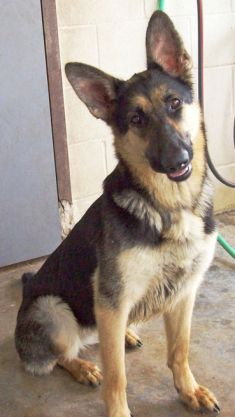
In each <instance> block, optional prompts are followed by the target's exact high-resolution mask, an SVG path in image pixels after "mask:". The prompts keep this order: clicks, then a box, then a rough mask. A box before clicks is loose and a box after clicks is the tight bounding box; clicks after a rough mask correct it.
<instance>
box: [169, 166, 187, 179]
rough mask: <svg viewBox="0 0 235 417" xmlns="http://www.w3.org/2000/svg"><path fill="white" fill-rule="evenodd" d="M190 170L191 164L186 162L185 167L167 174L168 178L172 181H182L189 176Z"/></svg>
mask: <svg viewBox="0 0 235 417" xmlns="http://www.w3.org/2000/svg"><path fill="white" fill-rule="evenodd" d="M191 172H192V165H191V164H188V165H187V166H186V167H183V168H181V169H179V170H178V171H174V172H170V173H168V174H167V176H168V178H169V179H170V180H173V181H184V180H186V179H187V178H189V177H190V175H191Z"/></svg>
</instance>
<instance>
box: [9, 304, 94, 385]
mask: <svg viewBox="0 0 235 417" xmlns="http://www.w3.org/2000/svg"><path fill="white" fill-rule="evenodd" d="M81 333H84V332H81V330H80V328H79V326H78V323H77V321H76V318H75V316H74V314H73V312H72V311H71V309H70V307H69V306H68V304H66V303H64V302H63V301H62V299H61V298H60V297H54V296H43V297H39V298H38V299H37V300H36V301H35V302H34V303H33V304H32V305H31V307H30V308H28V309H27V310H24V309H23V308H21V309H20V311H19V314H18V318H17V326H16V331H15V343H16V349H17V351H18V353H19V356H20V358H21V360H22V362H23V365H24V367H25V369H26V370H27V371H29V372H31V373H33V374H37V375H43V374H48V373H50V372H51V371H52V369H53V368H54V366H55V365H56V364H59V365H62V366H63V367H64V368H66V369H67V370H68V371H69V372H71V374H72V375H73V376H74V377H75V378H76V379H77V380H78V381H79V382H81V383H90V384H94V385H97V384H98V381H100V380H101V379H102V377H101V374H100V372H99V370H98V368H97V367H95V365H93V364H91V363H90V362H87V361H83V360H82V359H80V358H78V357H77V355H78V352H79V350H80V349H81V348H82V347H83V343H82V337H81Z"/></svg>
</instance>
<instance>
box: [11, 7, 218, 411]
mask: <svg viewBox="0 0 235 417" xmlns="http://www.w3.org/2000/svg"><path fill="white" fill-rule="evenodd" d="M146 47H147V64H148V69H147V70H146V71H144V72H141V73H139V74H135V75H134V76H133V77H132V78H131V79H130V80H128V81H121V80H118V79H116V78H113V77H111V76H110V75H107V74H105V73H103V72H101V71H100V70H98V69H96V68H93V67H90V66H87V65H84V64H78V63H70V64H67V66H66V74H67V77H68V79H69V81H70V83H71V84H72V86H73V88H74V90H75V92H76V93H77V95H78V96H79V97H80V99H81V100H82V101H83V102H84V103H85V104H86V106H87V107H88V109H89V111H90V112H91V113H92V114H93V115H94V116H95V117H97V118H101V119H103V120H104V121H105V122H106V123H107V124H108V125H109V126H111V128H112V131H113V134H114V140H115V149H116V155H117V158H118V161H119V162H118V165H117V167H116V168H115V170H114V171H113V172H112V173H111V174H110V175H109V176H108V177H107V178H106V180H105V182H104V192H103V194H102V196H101V197H100V198H99V199H98V200H97V201H96V202H95V203H94V204H93V205H92V206H91V207H90V208H89V210H88V211H87V212H86V214H85V215H84V217H83V218H82V219H81V220H80V222H79V223H78V224H77V225H76V226H75V227H74V229H73V230H72V232H71V233H70V234H69V236H68V237H67V238H66V239H65V240H64V241H63V243H62V244H61V245H60V246H59V248H58V249H57V250H56V251H55V252H54V253H53V254H52V255H51V256H50V257H49V258H48V259H47V261H46V263H45V264H44V265H43V266H42V268H41V269H40V270H39V271H38V273H37V274H36V275H35V276H33V277H31V276H28V275H27V274H25V275H24V277H23V282H24V285H23V302H22V305H21V307H20V311H19V314H18V319H17V327H16V333H15V340H16V348H17V351H18V353H19V355H20V357H21V359H22V361H23V363H24V366H25V368H26V369H27V370H28V371H30V372H32V373H35V374H46V373H49V372H50V371H51V370H52V369H53V368H54V366H55V365H56V364H60V365H61V366H63V367H64V368H66V369H68V370H69V371H70V372H71V373H72V374H73V375H74V376H75V378H76V379H77V380H78V381H80V382H84V383H87V382H90V383H92V384H94V385H95V384H98V383H99V382H100V381H101V379H102V375H101V373H100V371H99V369H98V368H97V367H96V366H95V365H93V364H91V363H90V362H87V361H84V360H82V359H80V358H78V356H77V355H78V352H79V349H80V348H82V346H83V337H84V335H85V333H86V332H89V331H90V330H91V329H93V328H94V327H95V326H97V327H98V333H99V339H100V348H101V356H102V363H103V373H104V381H103V392H104V400H105V404H106V409H107V415H108V417H129V416H130V411H129V408H128V405H127V400H126V391H125V390H126V377H125V366H124V353H125V352H124V350H125V336H126V342H127V343H129V344H133V345H139V344H140V343H141V342H140V340H139V339H138V337H137V336H135V334H134V333H132V332H131V331H130V330H127V326H128V325H129V324H130V323H133V322H139V321H145V320H147V319H149V318H150V317H152V316H153V315H155V314H160V313H163V316H164V320H165V328H166V334H167V341H168V365H169V367H170V368H171V370H172V372H173V377H174V383H175V387H176V389H177V391H178V392H179V395H180V398H181V399H182V400H183V401H184V402H185V403H186V404H188V405H189V406H191V407H192V408H193V409H194V410H199V409H207V410H210V411H219V406H218V403H217V401H216V399H215V397H214V395H213V394H212V393H211V392H210V391H209V390H208V389H207V388H205V387H203V386H201V385H198V383H197V382H196V380H195V378H194V376H193V375H192V372H191V370H190V368H189V364H188V350H189V337H190V326H191V316H192V310H193V306H194V300H195V295H196V292H197V289H198V287H199V285H200V283H201V281H202V279H203V275H204V274H205V272H206V270H207V269H208V267H209V265H210V263H211V260H212V257H213V253H214V247H215V242H216V231H215V225H214V220H213V209H212V192H211V187H210V183H209V181H208V175H207V166H206V158H205V147H206V145H205V132H204V127H203V121H202V116H201V112H200V108H199V106H198V105H197V104H196V103H195V102H194V101H193V92H192V83H191V71H190V68H191V65H190V58H189V56H188V54H187V52H186V51H185V49H184V47H183V45H182V41H181V39H180V37H179V35H178V33H177V32H176V30H175V28H174V26H173V24H172V22H171V21H170V19H169V18H168V17H167V16H166V15H165V14H164V13H162V12H155V13H154V14H153V16H152V17H151V19H150V22H149V25H148V29H147V37H146Z"/></svg>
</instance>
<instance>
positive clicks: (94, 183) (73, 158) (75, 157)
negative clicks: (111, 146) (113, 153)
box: [69, 141, 106, 200]
mask: <svg viewBox="0 0 235 417" xmlns="http://www.w3.org/2000/svg"><path fill="white" fill-rule="evenodd" d="M69 161H70V172H71V188H72V197H73V200H74V199H75V200H76V199H79V198H85V197H89V196H91V195H93V194H99V193H100V192H101V190H102V182H103V180H104V178H105V176H106V166H105V152H104V144H103V143H101V142H99V141H89V142H82V143H76V144H73V145H70V146H69Z"/></svg>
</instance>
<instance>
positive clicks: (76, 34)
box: [59, 26, 99, 88]
mask: <svg viewBox="0 0 235 417" xmlns="http://www.w3.org/2000/svg"><path fill="white" fill-rule="evenodd" d="M59 43H60V59H61V67H62V76H63V84H64V86H65V88H67V87H70V84H69V82H68V80H67V78H66V76H65V73H64V66H65V64H66V63H67V62H84V63H86V64H90V65H94V66H98V63H99V57H98V47H97V34H96V27H95V26H80V27H71V28H63V29H60V30H59Z"/></svg>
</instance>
